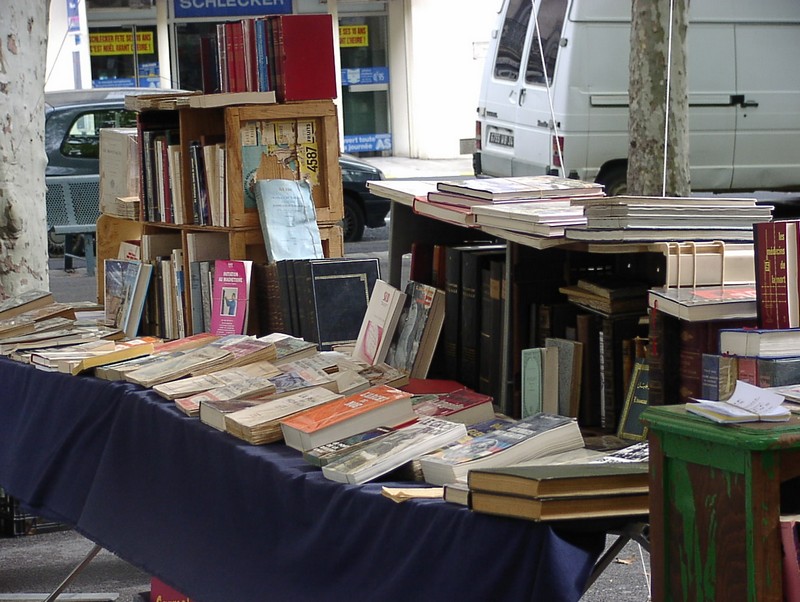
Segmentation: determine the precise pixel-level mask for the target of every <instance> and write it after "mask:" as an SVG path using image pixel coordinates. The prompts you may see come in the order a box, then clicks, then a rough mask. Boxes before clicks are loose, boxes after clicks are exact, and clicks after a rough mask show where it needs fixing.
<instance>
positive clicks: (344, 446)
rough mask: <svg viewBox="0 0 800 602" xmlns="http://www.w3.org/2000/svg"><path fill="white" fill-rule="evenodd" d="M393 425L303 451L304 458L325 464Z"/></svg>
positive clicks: (353, 449) (385, 431)
mask: <svg viewBox="0 0 800 602" xmlns="http://www.w3.org/2000/svg"><path fill="white" fill-rule="evenodd" d="M393 430H394V428H393V427H388V426H379V427H377V428H374V429H369V430H367V431H364V432H361V433H356V434H355V435H351V436H349V437H345V438H343V439H337V440H336V441H331V442H330V443H325V444H324V445H319V446H317V447H315V448H313V449H309V450H308V451H304V452H303V459H304V460H305V461H306V462H308V463H309V464H313V465H314V466H320V467H321V466H325V465H326V464H330V463H331V462H333V461H334V460H337V459H338V458H341V457H342V456H344V455H346V454H349V453H350V452H353V451H355V450H356V449H360V448H361V447H363V446H364V445H366V444H367V443H369V442H370V441H371V440H372V439H375V438H376V437H379V436H380V435H385V434H386V433H388V432H391V431H393Z"/></svg>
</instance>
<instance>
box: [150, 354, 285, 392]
mask: <svg viewBox="0 0 800 602" xmlns="http://www.w3.org/2000/svg"><path fill="white" fill-rule="evenodd" d="M279 374H281V371H280V370H279V369H278V368H276V367H275V366H274V365H273V364H272V362H270V361H268V360H261V361H256V362H253V363H251V364H245V365H244V366H236V367H234V368H224V369H222V370H215V371H213V372H209V373H208V374H198V375H197V376H192V377H189V378H179V379H178V380H173V381H169V382H166V383H161V384H160V385H155V386H154V387H153V391H155V392H156V393H158V394H159V395H161V397H163V398H165V399H178V398H179V397H189V396H190V395H196V394H197V393H203V392H204V391H209V390H211V389H217V388H219V387H224V386H226V385H232V384H234V383H236V382H239V381H242V380H245V379H248V378H274V377H276V376H278V375H279Z"/></svg>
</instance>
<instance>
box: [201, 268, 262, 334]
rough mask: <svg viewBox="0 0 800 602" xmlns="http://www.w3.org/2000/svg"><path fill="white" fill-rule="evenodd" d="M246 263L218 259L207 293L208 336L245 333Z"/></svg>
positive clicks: (246, 306)
mask: <svg viewBox="0 0 800 602" xmlns="http://www.w3.org/2000/svg"><path fill="white" fill-rule="evenodd" d="M252 268H253V262H252V261H249V260H233V259H218V260H216V261H215V267H214V284H213V289H212V293H211V332H213V333H214V334H218V335H229V334H244V333H245V332H247V319H248V305H249V299H250V275H251V272H252Z"/></svg>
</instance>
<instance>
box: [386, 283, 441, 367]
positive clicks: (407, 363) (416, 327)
mask: <svg viewBox="0 0 800 602" xmlns="http://www.w3.org/2000/svg"><path fill="white" fill-rule="evenodd" d="M405 293H406V301H405V304H404V306H403V313H402V315H401V316H400V322H399V324H398V327H397V330H396V331H395V336H394V338H393V339H392V342H391V344H390V346H389V353H388V354H387V356H386V363H387V364H389V365H391V366H394V367H395V368H398V369H400V370H403V371H405V372H407V373H408V374H409V376H410V377H411V378H425V376H427V374H428V369H429V368H430V365H431V360H432V358H433V352H434V351H435V350H436V344H437V342H438V341H439V334H440V333H441V331H442V324H443V322H444V304H445V299H444V297H445V294H444V292H443V291H441V290H439V289H437V288H435V287H433V286H429V285H427V284H421V283H419V282H414V281H413V280H412V281H409V283H408V285H407V286H406V290H405Z"/></svg>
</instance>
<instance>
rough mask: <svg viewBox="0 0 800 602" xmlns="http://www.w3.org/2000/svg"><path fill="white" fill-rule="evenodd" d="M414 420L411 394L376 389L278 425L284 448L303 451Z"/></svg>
mask: <svg viewBox="0 0 800 602" xmlns="http://www.w3.org/2000/svg"><path fill="white" fill-rule="evenodd" d="M414 418H415V414H414V410H413V408H412V406H411V394H410V393H406V392H405V391H400V390H399V389H395V388H394V387H389V386H386V385H379V386H376V387H370V388H369V389H367V390H366V391H361V392H360V393H356V394H354V395H348V396H347V397H343V398H341V399H337V400H335V401H332V402H330V403H328V404H324V405H322V406H319V407H314V408H310V409H308V410H304V411H302V412H299V413H297V414H295V415H293V416H290V417H289V418H286V419H284V420H282V421H281V429H282V430H283V438H284V440H285V441H286V445H288V446H289V447H292V448H294V449H297V450H299V451H307V450H309V449H312V448H314V447H317V446H319V445H323V444H325V443H330V442H331V441H336V440H337V439H341V438H343V437H347V436H348V435H355V434H356V433H360V432H362V431H366V430H368V429H371V428H375V427H378V426H396V425H398V424H403V423H405V422H410V421H411V420H413V419H414Z"/></svg>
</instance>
